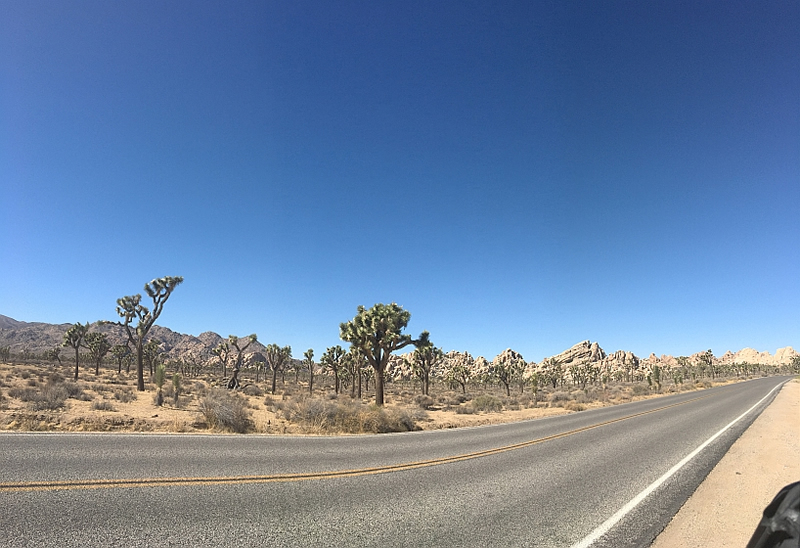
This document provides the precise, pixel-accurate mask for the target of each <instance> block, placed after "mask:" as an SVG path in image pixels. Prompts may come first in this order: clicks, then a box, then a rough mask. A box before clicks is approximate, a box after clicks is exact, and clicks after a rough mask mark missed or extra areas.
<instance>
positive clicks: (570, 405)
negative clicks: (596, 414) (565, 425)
mask: <svg viewBox="0 0 800 548" xmlns="http://www.w3.org/2000/svg"><path fill="white" fill-rule="evenodd" d="M564 409H566V410H567V411H584V410H585V409H586V406H585V405H584V404H582V403H578V402H576V401H569V402H567V403H566V404H565V405H564Z"/></svg>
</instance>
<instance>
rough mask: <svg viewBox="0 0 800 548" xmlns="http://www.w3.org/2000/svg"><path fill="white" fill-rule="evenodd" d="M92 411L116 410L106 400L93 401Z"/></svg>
mask: <svg viewBox="0 0 800 548" xmlns="http://www.w3.org/2000/svg"><path fill="white" fill-rule="evenodd" d="M92 409H94V410H96V411H116V408H115V407H114V406H113V405H112V404H111V402H110V401H108V400H94V401H93V402H92Z"/></svg>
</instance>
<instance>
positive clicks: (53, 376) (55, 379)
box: [47, 371, 64, 384]
mask: <svg viewBox="0 0 800 548" xmlns="http://www.w3.org/2000/svg"><path fill="white" fill-rule="evenodd" d="M47 382H51V383H53V384H56V383H59V382H64V376H63V375H62V374H61V373H59V372H57V371H53V372H52V373H50V375H49V376H48V377H47Z"/></svg>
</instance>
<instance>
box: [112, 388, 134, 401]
mask: <svg viewBox="0 0 800 548" xmlns="http://www.w3.org/2000/svg"><path fill="white" fill-rule="evenodd" d="M114 399H115V400H117V401H119V402H122V403H130V402H132V401H136V399H137V396H136V392H134V391H133V390H132V389H130V388H116V389H114Z"/></svg>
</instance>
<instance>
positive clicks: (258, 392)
mask: <svg viewBox="0 0 800 548" xmlns="http://www.w3.org/2000/svg"><path fill="white" fill-rule="evenodd" d="M242 393H243V394H246V395H248V396H255V397H259V398H260V397H261V396H263V395H264V391H263V390H262V389H261V387H260V386H258V385H257V384H248V385H247V386H245V387H244V388H242Z"/></svg>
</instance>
